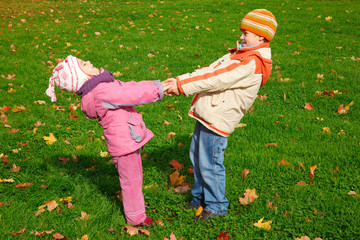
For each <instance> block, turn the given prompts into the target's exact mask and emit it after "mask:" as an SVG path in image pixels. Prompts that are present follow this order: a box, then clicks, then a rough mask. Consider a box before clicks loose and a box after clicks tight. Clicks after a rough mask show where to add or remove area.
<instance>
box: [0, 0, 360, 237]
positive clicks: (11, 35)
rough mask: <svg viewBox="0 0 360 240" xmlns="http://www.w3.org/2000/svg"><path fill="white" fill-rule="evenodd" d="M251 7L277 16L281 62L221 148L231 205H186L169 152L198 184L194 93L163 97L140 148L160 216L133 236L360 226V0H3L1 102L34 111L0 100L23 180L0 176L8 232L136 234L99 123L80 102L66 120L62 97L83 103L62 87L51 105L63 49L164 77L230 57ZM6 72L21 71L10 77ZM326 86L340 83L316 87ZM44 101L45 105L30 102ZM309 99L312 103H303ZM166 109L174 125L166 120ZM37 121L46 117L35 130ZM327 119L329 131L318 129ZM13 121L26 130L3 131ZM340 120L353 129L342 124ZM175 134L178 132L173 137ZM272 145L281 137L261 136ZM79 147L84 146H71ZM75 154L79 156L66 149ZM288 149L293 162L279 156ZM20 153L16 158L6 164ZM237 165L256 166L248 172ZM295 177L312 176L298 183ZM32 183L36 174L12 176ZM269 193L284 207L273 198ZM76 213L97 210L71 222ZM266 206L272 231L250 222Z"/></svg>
mask: <svg viewBox="0 0 360 240" xmlns="http://www.w3.org/2000/svg"><path fill="white" fill-rule="evenodd" d="M256 8H266V9H268V10H270V11H271V12H272V13H274V15H275V17H276V19H277V21H278V24H279V27H278V31H277V35H276V36H275V37H274V40H273V41H272V42H271V44H270V45H271V47H272V52H273V72H272V75H271V77H270V80H269V81H268V83H267V84H266V85H265V86H264V87H263V88H261V89H260V92H259V95H265V94H266V96H267V99H266V100H265V101H261V100H259V99H257V100H256V101H255V103H254V110H253V112H252V113H248V114H246V115H245V117H244V118H243V119H242V123H245V124H247V126H246V127H244V128H239V129H236V131H235V132H234V133H233V134H232V135H231V136H230V137H229V142H228V148H227V150H226V159H225V166H226V168H227V189H226V194H227V197H228V199H229V201H230V206H229V214H228V215H227V216H226V217H223V218H220V219H214V220H211V221H208V222H204V223H197V222H194V221H193V220H192V216H193V215H194V213H193V212H191V211H182V210H181V208H182V207H184V206H186V205H187V204H188V202H189V201H190V200H191V194H190V193H189V192H188V193H185V194H180V193H175V192H174V191H168V190H169V189H170V188H171V187H170V182H169V176H170V174H171V173H172V172H173V170H171V168H172V166H171V165H169V164H168V162H169V161H170V160H171V159H176V160H178V161H179V162H181V163H183V164H184V169H183V170H181V174H182V175H185V176H186V182H187V183H189V184H191V183H192V176H191V175H190V174H189V173H188V172H187V171H186V169H187V168H190V167H191V163H190V160H189V158H188V150H189V145H190V140H191V134H192V131H193V127H194V125H195V121H194V120H193V119H191V118H189V117H188V116H187V111H188V109H189V106H190V102H191V97H189V98H187V97H184V96H175V97H166V98H165V99H164V100H163V101H162V102H158V103H156V104H151V105H146V106H139V107H137V110H138V111H140V112H142V113H143V117H144V120H145V122H146V124H147V126H148V128H149V129H151V130H152V131H153V132H154V134H155V137H154V138H153V139H152V140H151V141H150V142H149V143H148V144H147V145H146V146H145V149H144V150H143V152H142V154H145V153H146V154H147V157H146V158H143V170H144V186H147V188H146V189H144V196H145V201H146V204H147V206H148V207H147V209H146V210H147V214H148V215H149V216H150V217H153V218H154V219H159V220H161V222H162V223H163V225H160V224H159V225H155V226H154V227H153V228H152V229H149V230H150V232H151V236H150V237H148V236H140V235H138V236H132V237H131V238H132V239H163V238H164V237H168V238H169V236H170V234H171V232H174V234H175V235H176V236H177V237H178V238H180V237H184V239H216V237H217V236H218V235H219V234H220V232H225V231H229V233H228V236H229V237H230V239H294V238H300V237H301V236H302V235H307V236H309V237H310V238H311V239H314V238H315V237H321V238H322V239H358V238H360V214H359V213H360V202H359V201H360V198H359V197H355V196H352V195H349V194H348V192H349V191H355V192H356V193H358V194H360V167H359V153H360V149H359V148H360V139H359V137H360V130H359V129H360V128H359V126H360V121H359V118H360V111H359V103H360V96H359V94H358V93H359V91H360V82H359V81H360V70H359V69H360V68H359V56H360V51H359V34H358V33H359V30H360V29H359V28H360V26H359V17H360V14H359V11H358V10H357V9H360V3H359V1H330V0H329V1H319V0H316V1H315V0H308V1H297V0H295V1H279V0H274V1H261V0H259V1H247V0H244V1H237V0H236V1H235V0H232V1H230V0H226V1H225V0H224V1H198V0H193V1H188V0H182V1H147V0H144V1H124V2H123V1H101V0H96V1H92V0H87V1H85V0H83V1H25V0H21V1H16V3H14V2H13V1H9V0H2V1H1V11H0V107H3V106H7V107H10V108H11V109H14V108H15V107H16V106H21V105H22V106H24V107H26V108H27V109H28V110H27V111H22V112H13V111H12V110H10V111H4V110H3V111H1V114H2V118H1V120H0V123H1V127H0V134H1V139H0V154H3V155H6V156H4V157H2V158H1V162H0V179H10V178H13V179H14V181H15V182H14V183H0V202H2V203H5V204H4V205H0V225H1V227H0V236H1V239H15V238H16V239H20V238H21V239H33V238H35V236H34V235H33V234H31V232H33V231H38V232H41V231H45V230H54V232H53V233H52V234H50V235H46V236H43V237H36V239H52V235H53V234H54V233H55V232H59V233H60V234H62V235H63V236H66V237H67V238H68V239H80V238H81V237H82V236H84V235H86V234H87V235H88V237H89V239H128V238H129V235H127V234H125V233H121V230H122V228H123V227H124V226H125V225H126V221H125V218H124V215H123V212H122V203H121V202H120V201H119V200H118V198H117V193H116V192H117V191H118V190H120V186H119V181H118V176H117V172H116V169H115V167H114V166H113V165H112V164H111V163H110V160H111V159H110V158H109V157H105V158H102V157H101V156H100V155H99V153H100V151H106V145H105V142H104V140H103V139H102V138H101V137H102V129H101V127H100V126H98V124H97V122H96V120H88V119H87V118H86V117H85V115H84V114H83V113H81V110H80V108H79V109H78V110H77V116H78V118H77V119H76V120H72V119H69V115H70V111H69V110H68V107H69V105H70V104H71V103H74V104H79V103H80V99H79V97H77V96H74V95H73V94H69V93H65V92H60V90H59V89H56V94H57V97H58V101H57V102H56V103H55V104H56V105H57V106H58V105H61V106H63V107H64V109H65V110H64V111H56V110H55V109H54V108H53V107H52V105H53V104H52V103H51V102H50V99H49V98H48V97H47V96H46V95H44V92H45V90H46V88H47V86H48V79H49V77H50V76H51V71H52V69H53V67H54V66H55V65H56V63H55V59H57V58H65V57H66V56H67V55H69V54H72V55H76V56H78V57H80V58H82V59H84V60H90V61H91V62H92V63H93V64H94V66H103V67H104V68H106V69H108V70H110V71H112V72H120V73H121V76H120V77H119V79H121V80H122V81H130V80H135V81H140V80H147V79H148V80H155V79H162V80H165V79H166V78H168V77H173V76H177V75H179V74H182V73H186V72H190V71H192V70H194V69H195V68H197V67H198V66H203V65H206V64H209V63H211V62H213V61H215V60H216V59H217V58H219V57H221V56H222V55H224V54H225V53H226V49H227V48H230V47H233V46H234V45H235V41H236V40H238V39H239V37H240V32H239V24H240V20H241V19H242V17H243V16H244V15H245V14H246V13H248V12H249V11H251V10H253V9H256ZM326 17H332V19H331V20H329V21H328V20H326ZM96 32H99V33H100V35H96V34H95V33H96ZM149 54H152V55H154V57H149V56H148V55H149ZM9 74H15V75H16V76H15V77H14V78H12V79H6V78H7V76H8V75H9ZM317 74H323V76H324V77H323V79H318V78H317ZM2 75H3V76H4V77H2ZM281 78H282V79H285V78H289V79H291V80H290V81H287V82H283V81H280V79H281ZM11 89H12V90H11ZM325 90H328V91H330V90H338V91H340V92H342V94H341V95H340V94H338V95H336V96H335V97H327V96H316V95H315V92H317V91H325ZM285 97H286V98H285ZM37 100H45V101H46V104H45V105H40V104H36V103H34V102H35V101H37ZM352 101H353V102H354V105H353V106H351V107H350V109H349V111H348V113H347V114H343V115H339V114H337V109H338V107H339V106H340V105H341V104H344V106H345V105H348V104H349V103H350V102H352ZM305 103H311V104H312V105H313V107H314V109H313V110H311V111H308V110H306V109H304V106H305ZM4 116H6V120H7V122H5V118H4ZM180 117H181V118H182V121H179V119H180ZM164 119H165V120H167V121H169V122H170V123H171V124H170V125H169V126H164V125H163V120H164ZM318 119H323V120H322V121H321V120H318ZM38 121H41V123H43V125H41V126H39V127H37V130H36V131H34V128H35V126H34V124H35V123H37V122H38ZM6 124H7V125H9V126H10V128H8V127H5V126H7V125H6ZM324 127H329V128H330V130H331V133H330V134H328V133H324V132H323V128H324ZM12 129H18V130H19V131H18V132H16V133H9V131H10V130H12ZM342 130H343V131H344V132H345V134H338V133H339V132H341V131H342ZM169 132H175V133H176V136H175V137H174V138H172V139H170V140H166V139H165V137H166V135H167V133H169ZM49 133H53V134H54V135H55V137H56V138H57V142H55V143H54V144H52V145H46V144H45V141H44V140H43V136H49ZM63 140H67V141H69V142H70V143H71V145H68V144H66V143H64V141H63ZM20 143H26V144H20ZM179 143H182V144H183V145H182V146H179ZM268 143H277V145H278V146H277V147H265V145H266V144H268ZM79 145H85V147H84V148H80V149H79V148H76V147H77V146H79ZM73 155H76V156H77V158H78V160H77V161H72V160H70V161H68V162H66V163H65V164H64V162H63V161H60V160H59V158H62V157H65V158H71V157H72V156H73ZM282 159H285V160H286V161H287V162H289V165H288V166H280V165H278V161H281V160H282ZM300 163H302V164H303V166H304V167H305V169H301V168H300ZM13 164H16V166H20V167H21V170H20V171H19V172H11V171H10V169H11V168H12V166H13ZM95 165H96V167H95V168H94V169H92V170H87V169H89V168H91V167H92V166H95ZM314 165H317V166H318V167H317V169H316V170H315V177H314V178H313V179H312V181H310V178H309V177H308V173H309V172H310V169H309V168H310V167H311V166H314ZM336 167H338V171H334V169H336ZM242 169H248V170H249V171H250V173H249V175H248V177H247V179H246V181H245V182H244V181H243V180H242V175H241V170H242ZM299 181H304V182H306V183H307V184H308V185H306V186H298V185H297V182H299ZM26 182H31V183H32V185H31V186H30V187H27V188H16V187H15V184H18V183H26ZM247 188H251V189H252V188H255V189H256V193H257V194H258V195H259V198H258V199H256V200H255V201H254V202H253V203H252V204H251V205H249V206H241V205H240V204H239V202H238V199H239V197H243V193H244V192H245V190H246V189H247ZM68 196H71V197H72V199H73V200H72V203H73V204H74V207H73V208H72V209H68V208H67V206H66V205H65V204H60V205H59V206H58V207H57V208H56V209H55V210H53V211H51V212H48V211H47V212H45V213H42V214H41V215H39V216H35V213H36V212H37V210H38V207H39V206H40V205H42V204H43V203H44V202H45V201H49V200H56V201H57V202H58V203H59V202H60V198H66V197H68ZM270 201H271V202H273V205H274V206H275V207H277V210H273V209H268V208H267V207H266V205H267V204H268V202H270ZM81 212H86V213H87V214H89V215H90V219H89V220H83V221H78V220H76V218H79V217H80V216H81ZM262 217H264V221H269V220H271V221H272V224H271V226H272V230H270V231H267V230H264V229H258V228H256V227H254V226H253V223H255V222H257V221H258V220H259V219H260V218H262ZM23 228H26V229H27V230H26V231H25V232H24V233H23V234H21V235H19V236H16V237H15V236H13V235H11V234H10V233H11V232H18V231H19V230H21V229H23ZM110 228H113V229H114V230H115V231H109V229H110Z"/></svg>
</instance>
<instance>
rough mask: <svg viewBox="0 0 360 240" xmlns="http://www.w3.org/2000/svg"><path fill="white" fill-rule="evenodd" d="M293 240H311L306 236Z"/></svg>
mask: <svg viewBox="0 0 360 240" xmlns="http://www.w3.org/2000/svg"><path fill="white" fill-rule="evenodd" d="M294 240H311V239H310V238H309V237H308V236H305V235H304V236H301V238H294Z"/></svg>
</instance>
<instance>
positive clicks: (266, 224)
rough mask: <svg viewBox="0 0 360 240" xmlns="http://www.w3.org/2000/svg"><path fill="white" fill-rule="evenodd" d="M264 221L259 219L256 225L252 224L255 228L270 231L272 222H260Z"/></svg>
mask: <svg viewBox="0 0 360 240" xmlns="http://www.w3.org/2000/svg"><path fill="white" fill-rule="evenodd" d="M263 220H264V218H261V219H260V220H259V221H258V222H257V223H254V226H255V227H258V228H265V229H266V230H268V231H269V230H271V225H270V224H271V223H272V221H267V222H262V221H263Z"/></svg>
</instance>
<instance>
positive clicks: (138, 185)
mask: <svg viewBox="0 0 360 240" xmlns="http://www.w3.org/2000/svg"><path fill="white" fill-rule="evenodd" d="M55 85H56V86H57V87H59V88H60V89H62V90H65V91H68V92H76V93H77V94H78V95H80V96H81V110H82V111H83V112H84V113H85V114H86V116H88V117H89V118H97V119H98V121H99V124H100V125H101V126H102V127H103V128H104V136H105V139H106V145H107V148H108V152H109V154H110V155H111V156H112V157H113V161H114V163H115V167H116V168H117V171H118V173H119V180H120V186H121V190H122V196H123V206H124V213H125V217H126V220H127V223H128V224H133V225H135V226H148V225H151V224H152V223H153V219H151V218H150V217H147V216H146V214H145V205H144V196H143V193H142V180H143V173H142V164H141V155H140V150H139V149H140V148H141V147H143V146H144V144H145V143H147V142H148V141H149V140H150V139H151V138H152V137H153V136H154V134H153V133H152V132H151V131H150V130H149V129H147V128H146V126H145V123H144V122H143V120H142V115H141V114H140V113H139V112H137V111H136V110H135V108H134V106H136V105H142V104H148V103H153V102H156V101H160V100H162V98H163V94H164V88H163V85H162V83H160V80H157V81H141V82H134V81H131V82H121V81H119V80H114V77H113V75H112V74H111V73H110V72H109V71H107V70H103V69H100V70H99V69H97V68H95V67H94V66H93V65H92V64H91V63H90V62H89V61H87V62H85V61H83V60H81V59H78V58H76V57H73V56H71V55H70V56H68V57H67V58H66V59H65V60H64V61H63V62H61V63H59V64H58V65H57V66H56V68H55V69H54V70H53V75H52V76H51V77H50V80H49V88H48V89H47V90H46V94H47V95H48V96H49V97H51V101H53V102H54V101H56V96H55ZM165 90H166V89H165Z"/></svg>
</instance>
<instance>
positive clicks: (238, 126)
mask: <svg viewBox="0 0 360 240" xmlns="http://www.w3.org/2000/svg"><path fill="white" fill-rule="evenodd" d="M246 126H247V124H246V123H239V124H238V125H236V127H235V128H243V127H246Z"/></svg>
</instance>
